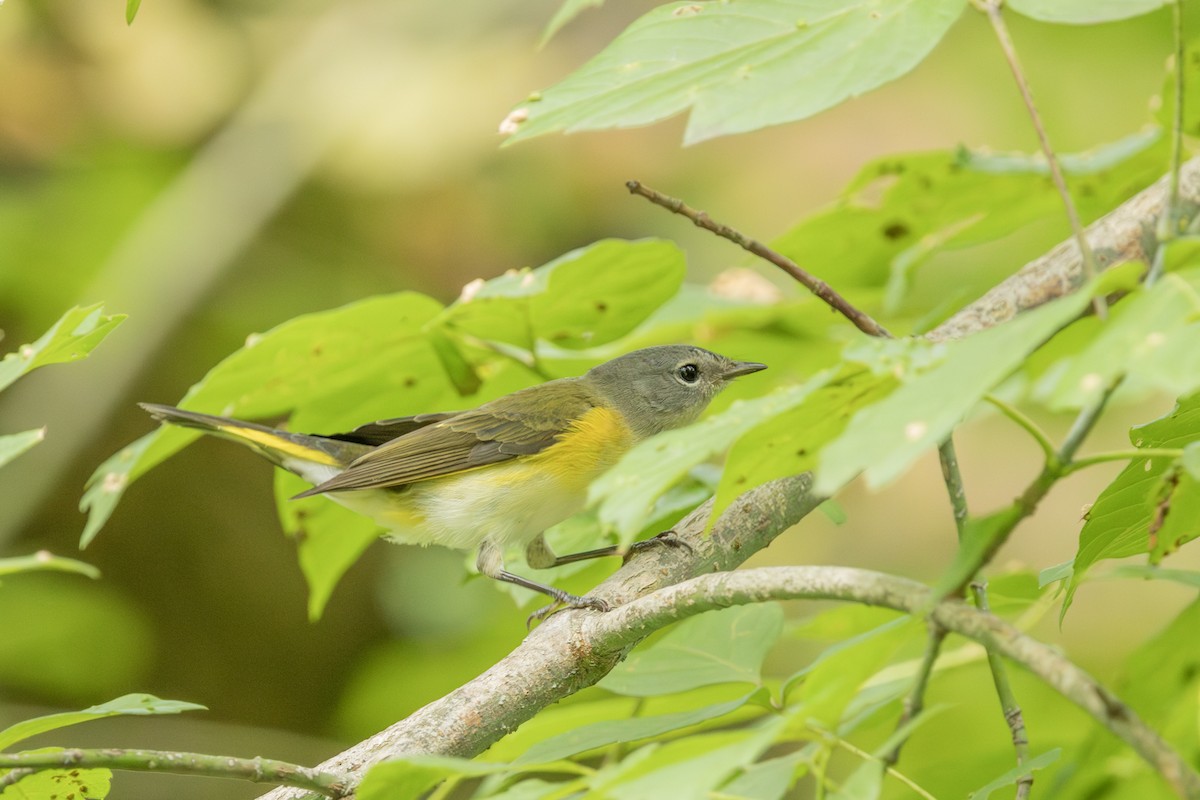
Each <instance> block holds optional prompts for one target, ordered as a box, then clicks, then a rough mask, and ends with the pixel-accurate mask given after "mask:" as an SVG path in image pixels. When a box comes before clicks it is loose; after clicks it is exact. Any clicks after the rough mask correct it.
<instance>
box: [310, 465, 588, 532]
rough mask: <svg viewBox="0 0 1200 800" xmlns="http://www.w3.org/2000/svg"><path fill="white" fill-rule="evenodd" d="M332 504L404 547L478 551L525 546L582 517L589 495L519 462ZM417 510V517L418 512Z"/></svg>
mask: <svg viewBox="0 0 1200 800" xmlns="http://www.w3.org/2000/svg"><path fill="white" fill-rule="evenodd" d="M327 497H329V498H330V499H331V500H335V501H337V502H338V503H341V504H342V505H344V506H346V507H347V508H349V509H351V510H352V511H356V512H358V513H360V514H363V515H365V516H368V517H370V518H371V519H373V520H375V521H376V522H377V523H379V525H381V526H382V527H383V528H385V529H386V531H387V533H386V534H385V536H386V538H388V539H389V540H391V541H393V542H397V543H399V544H419V545H429V544H438V545H442V546H443V547H452V548H456V549H460V550H473V549H475V548H477V547H478V546H479V545H480V543H482V542H483V541H484V540H485V539H486V540H488V541H490V542H493V543H494V544H496V545H498V546H499V547H501V548H504V547H506V546H509V545H524V544H525V543H527V542H528V541H530V540H531V539H533V538H534V537H535V536H537V535H538V534H540V533H542V532H543V531H545V530H546V529H547V528H549V527H551V526H553V525H556V524H558V523H559V522H562V521H563V520H564V519H566V518H567V517H569V516H571V515H572V514H576V513H578V512H579V511H580V510H581V509H582V508H583V506H584V502H585V499H586V496H585V493H584V492H571V491H566V490H565V489H564V487H563V486H562V484H561V483H560V482H559V481H557V480H555V479H553V478H551V477H543V478H529V477H528V471H527V470H525V469H523V468H522V465H520V464H512V465H498V466H492V467H488V468H487V469H486V470H478V471H474V472H465V473H462V474H459V475H455V476H453V477H450V478H443V479H440V480H434V481H423V482H421V483H414V484H412V485H410V486H407V487H405V489H404V490H403V491H402V492H398V493H393V492H384V491H379V490H371V491H363V492H331V493H329V494H328V495H327ZM414 512H415V513H414Z"/></svg>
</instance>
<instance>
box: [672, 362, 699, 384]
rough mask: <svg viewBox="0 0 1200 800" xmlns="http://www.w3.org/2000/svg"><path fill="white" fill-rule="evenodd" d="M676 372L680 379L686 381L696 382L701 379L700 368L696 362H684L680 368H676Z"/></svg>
mask: <svg viewBox="0 0 1200 800" xmlns="http://www.w3.org/2000/svg"><path fill="white" fill-rule="evenodd" d="M675 374H676V375H678V376H679V380H681V381H683V382H684V383H695V382H696V381H698V380H700V369H699V367H697V366H696V365H695V364H684V365H683V366H682V367H680V368H679V369H677V370H675Z"/></svg>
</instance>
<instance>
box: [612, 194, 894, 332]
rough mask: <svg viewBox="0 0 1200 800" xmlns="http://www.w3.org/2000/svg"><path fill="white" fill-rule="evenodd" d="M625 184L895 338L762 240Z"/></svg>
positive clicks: (857, 321)
mask: <svg viewBox="0 0 1200 800" xmlns="http://www.w3.org/2000/svg"><path fill="white" fill-rule="evenodd" d="M625 186H626V188H628V189H629V191H630V192H631V193H632V194H636V195H640V196H642V197H644V198H646V199H647V200H649V201H650V202H651V203H654V204H655V205H657V206H662V207H663V208H665V209H667V210H668V211H671V212H674V213H676V214H679V215H680V216H684V217H687V218H688V219H690V220H691V221H692V222H693V223H694V224H695V225H696V227H698V228H704V229H705V230H706V231H709V232H711V233H715V234H716V235H717V236H720V237H721V238H723V239H728V240H729V241H731V242H733V243H734V244H736V245H737V246H738V247H741V248H742V249H743V250H746V251H748V252H751V253H753V254H754V255H756V256H758V257H759V258H761V259H763V260H765V261H768V262H770V263H772V264H774V265H775V266H777V267H779V268H780V269H781V270H783V271H784V272H786V273H787V274H788V275H791V276H792V277H793V278H795V279H796V280H797V281H799V282H800V283H801V284H802V285H803V286H804V287H805V288H806V289H808V290H809V291H810V292H812V293H813V294H815V295H816V296H817V297H818V298H819V299H820V300H822V301H823V302H825V303H827V304H828V305H829V306H830V307H831V308H833V309H834V310H835V311H837V312H838V313H840V314H841V315H842V316H844V317H845V318H846V319H848V320H850V321H851V322H852V323H854V327H856V328H858V329H859V330H860V331H862V332H863V333H865V334H868V335H870V336H883V337H885V338H888V339H890V338H892V335H891V334H890V333H888V332H887V330H886V329H885V328H884V327H883V326H882V325H880V324H879V323H878V322H876V321H875V320H874V319H872V318H871V317H870V316H869V315H868V314H867V313H866V312H864V311H861V310H860V309H857V308H855V307H854V306H853V305H851V304H850V302H849V301H848V300H846V298H844V297H842V296H841V295H840V294H838V293H837V292H836V291H835V290H834V289H833V287H831V286H830V285H829V284H827V283H825V282H824V281H823V280H821V279H819V278H817V277H816V276H814V275H812V274H811V273H809V272H807V271H806V270H804V269H803V268H802V267H800V266H799V265H798V264H797V263H796V262H795V261H792V260H791V259H790V258H788V257H787V256H785V255H783V254H782V253H778V252H776V251H774V250H772V249H771V248H769V247H767V246H766V245H765V244H763V243H762V242H759V241H757V240H755V239H751V238H750V237H748V236H744V235H743V234H742V233H740V232H739V231H737V230H735V229H733V228H731V227H729V226H728V225H722V224H721V223H719V222H715V221H714V220H713V219H712V217H710V216H708V214H707V213H705V212H703V211H700V210H698V209H695V208H692V207H691V206H689V205H687V204H686V203H684V202H683V201H682V200H679V199H677V198H674V197H671V196H670V195H665V194H663V193H662V192H659V191H656V190H654V189H651V188H650V187H649V186H646V185H645V184H643V183H641V182H639V181H627V182H626V183H625Z"/></svg>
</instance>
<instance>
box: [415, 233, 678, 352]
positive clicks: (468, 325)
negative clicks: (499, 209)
mask: <svg viewBox="0 0 1200 800" xmlns="http://www.w3.org/2000/svg"><path fill="white" fill-rule="evenodd" d="M685 272H686V265H685V261H684V257H683V252H682V251H681V250H680V249H679V248H678V247H676V246H675V245H674V244H672V243H671V242H666V241H662V240H658V239H645V240H642V241H635V242H630V241H624V240H621V239H605V240H603V241H599V242H596V243H595V244H592V245H589V246H588V247H583V248H580V249H578V250H573V251H571V252H570V253H567V254H566V255H563V256H560V257H559V258H557V259H555V260H554V261H551V262H550V263H548V264H545V265H543V266H540V267H537V268H536V269H523V270H519V271H517V270H513V271H510V272H508V273H506V274H505V275H503V276H501V277H499V278H495V279H493V280H490V281H487V282H486V283H479V284H474V285H472V286H468V287H467V289H465V290H464V291H463V296H462V297H460V298H459V299H458V301H457V302H455V303H454V304H453V305H451V306H450V307H449V308H447V309H446V311H445V313H444V314H443V315H442V316H441V318H440V319H439V323H440V324H441V325H443V326H445V327H446V329H447V330H449V331H452V332H457V333H460V334H466V335H468V336H472V337H476V338H479V339H486V340H490V341H499V342H506V343H509V344H513V345H516V346H518V347H520V348H522V349H524V350H526V351H529V352H533V350H534V347H535V344H536V343H537V342H538V341H546V342H549V343H551V344H553V345H555V346H558V347H566V348H571V349H580V348H586V347H597V346H599V345H603V344H608V343H609V342H612V341H615V340H616V339H618V338H620V337H622V336H624V335H625V334H627V333H629V332H630V331H631V330H633V329H634V328H635V327H637V326H638V325H640V324H641V323H642V322H644V321H645V320H646V318H647V317H649V316H650V314H651V312H653V311H654V310H655V309H657V308H658V307H659V306H661V305H662V304H663V303H665V302H666V301H667V300H668V299H669V298H671V297H672V296H674V295H675V293H676V292H678V291H679V287H680V286H681V285H682V284H683V277H684V273H685Z"/></svg>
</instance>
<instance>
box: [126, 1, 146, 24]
mask: <svg viewBox="0 0 1200 800" xmlns="http://www.w3.org/2000/svg"><path fill="white" fill-rule="evenodd" d="M141 6H142V0H125V24H126V25H132V24H133V18H134V17H136V16H137V12H138V9H139V8H141Z"/></svg>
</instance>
